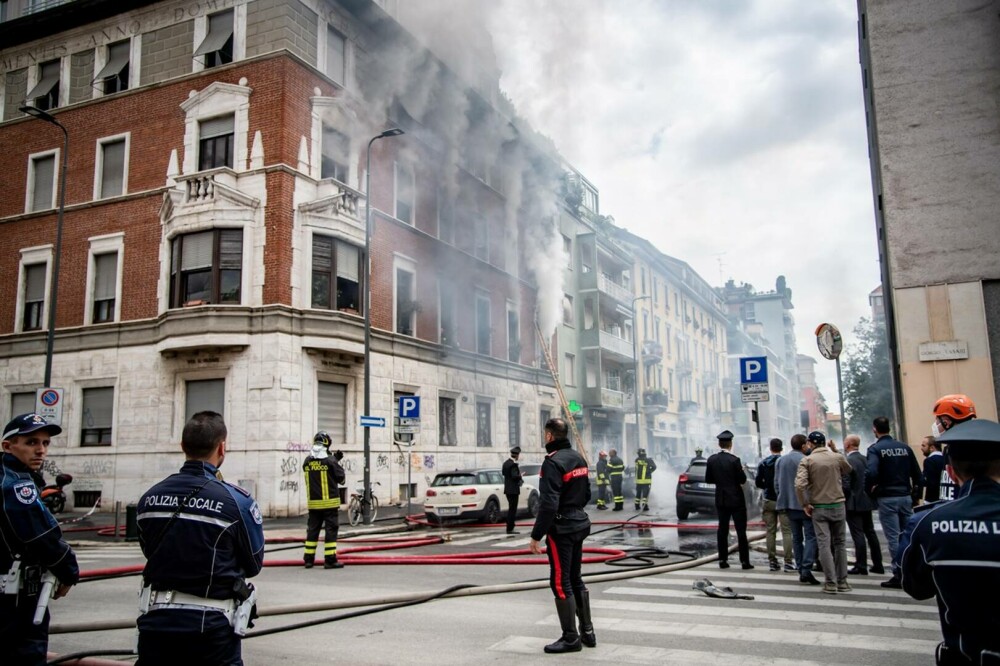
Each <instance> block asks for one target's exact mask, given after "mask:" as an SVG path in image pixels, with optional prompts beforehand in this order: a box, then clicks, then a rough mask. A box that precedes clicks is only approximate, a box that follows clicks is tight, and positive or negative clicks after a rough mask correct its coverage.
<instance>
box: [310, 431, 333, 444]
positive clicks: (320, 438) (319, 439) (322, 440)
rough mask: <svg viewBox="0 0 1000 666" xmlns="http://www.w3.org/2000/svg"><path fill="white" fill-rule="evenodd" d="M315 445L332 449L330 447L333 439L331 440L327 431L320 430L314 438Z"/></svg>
mask: <svg viewBox="0 0 1000 666" xmlns="http://www.w3.org/2000/svg"><path fill="white" fill-rule="evenodd" d="M313 444H319V445H320V446H323V447H326V448H330V445H331V444H333V438H331V437H330V435H329V433H327V432H326V431H325V430H320V431H319V432H318V433H316V436H315V437H313Z"/></svg>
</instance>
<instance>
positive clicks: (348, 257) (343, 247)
mask: <svg viewBox="0 0 1000 666" xmlns="http://www.w3.org/2000/svg"><path fill="white" fill-rule="evenodd" d="M337 277H342V278H345V279H347V280H351V281H353V282H357V281H358V248H356V247H354V246H353V245H350V244H348V243H341V242H339V241H338V242H337Z"/></svg>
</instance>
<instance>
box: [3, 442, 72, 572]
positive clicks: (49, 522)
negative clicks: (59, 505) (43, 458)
mask: <svg viewBox="0 0 1000 666" xmlns="http://www.w3.org/2000/svg"><path fill="white" fill-rule="evenodd" d="M0 474H2V477H0V481H2V489H3V498H2V500H0V504H2V506H0V536H2V541H0V574H6V573H7V571H9V570H10V565H11V563H12V562H13V561H14V560H15V559H16V558H17V557H20V559H21V563H22V567H26V566H39V565H40V566H41V567H42V568H44V569H47V570H49V571H51V572H52V573H53V574H55V576H56V578H58V579H59V582H60V583H63V584H64V585H75V584H76V582H77V581H78V580H80V569H79V567H78V566H77V564H76V555H74V554H73V549H72V548H70V547H69V544H68V543H66V542H65V541H63V538H62V530H60V529H59V523H57V522H56V519H55V518H54V517H53V516H52V514H51V513H50V512H49V510H48V509H47V508H45V505H44V504H42V502H41V500H40V499H39V493H38V486H36V485H35V481H34V479H32V477H31V471H30V470H29V469H28V467H27V466H25V465H24V464H23V463H22V462H21V461H20V460H18V459H17V458H15V457H14V456H12V455H10V454H9V453H4V454H3V471H2V472H0Z"/></svg>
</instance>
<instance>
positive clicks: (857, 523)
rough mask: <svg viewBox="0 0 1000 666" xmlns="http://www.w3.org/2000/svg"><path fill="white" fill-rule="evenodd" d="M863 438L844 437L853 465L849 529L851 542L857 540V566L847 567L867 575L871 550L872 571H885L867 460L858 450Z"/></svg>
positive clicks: (849, 490)
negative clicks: (867, 482)
mask: <svg viewBox="0 0 1000 666" xmlns="http://www.w3.org/2000/svg"><path fill="white" fill-rule="evenodd" d="M859 446H861V438H860V437H858V436H857V435H848V436H847V437H845V438H844V453H845V454H847V462H848V463H850V465H851V474H850V476H849V477H847V478H849V479H850V483H849V487H848V488H845V490H846V491H847V493H846V494H847V504H846V506H847V528H848V529H849V530H850V531H851V541H853V542H854V566H853V567H851V568H850V569H848V570H847V573H848V574H849V575H851V576H867V575H868V551H869V549H870V550H871V555H872V568H871V571H872V573H877V574H882V573H885V568H884V567H883V566H882V546H881V544H879V542H878V533H877V532H875V523H874V522H873V521H872V511H874V510H875V501H874V500H872V498H871V497H870V496H869V495H868V493H867V492H865V470H867V468H868V461H867V459H866V458H865V457H864V456H863V455H862V454H861V452H860V451H859V450H858V447H859Z"/></svg>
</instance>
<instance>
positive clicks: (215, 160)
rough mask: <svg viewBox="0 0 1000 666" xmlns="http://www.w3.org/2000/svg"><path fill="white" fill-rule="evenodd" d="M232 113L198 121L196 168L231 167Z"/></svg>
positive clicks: (233, 119) (202, 169)
mask: <svg viewBox="0 0 1000 666" xmlns="http://www.w3.org/2000/svg"><path fill="white" fill-rule="evenodd" d="M234 122H235V118H234V116H233V115H232V114H230V115H228V116H219V117H218V118H211V119H209V120H203V121H201V122H200V123H198V170H199V171H205V170H206V169H216V168H218V167H229V168H230V169H231V168H232V167H233V136H234V129H233V124H234Z"/></svg>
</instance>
